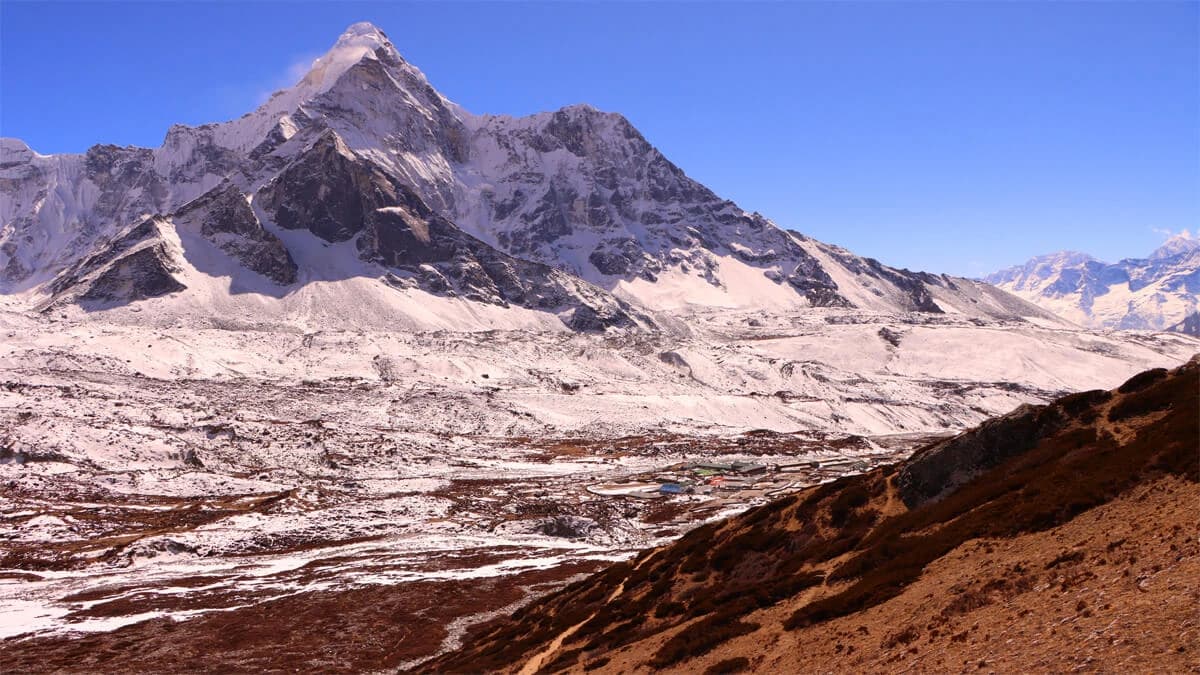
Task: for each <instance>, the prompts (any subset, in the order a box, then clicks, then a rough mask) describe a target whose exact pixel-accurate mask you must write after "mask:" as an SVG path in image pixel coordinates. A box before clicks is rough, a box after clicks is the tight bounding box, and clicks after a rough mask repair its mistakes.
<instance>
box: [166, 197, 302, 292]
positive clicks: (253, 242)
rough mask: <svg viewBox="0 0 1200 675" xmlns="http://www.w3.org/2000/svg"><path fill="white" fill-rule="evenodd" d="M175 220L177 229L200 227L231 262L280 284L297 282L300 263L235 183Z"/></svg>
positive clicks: (188, 207)
mask: <svg viewBox="0 0 1200 675" xmlns="http://www.w3.org/2000/svg"><path fill="white" fill-rule="evenodd" d="M171 219H172V221H173V222H174V223H175V224H176V226H177V227H188V226H191V227H198V228H199V231H200V234H201V235H203V236H204V238H205V239H208V240H209V241H210V242H212V243H213V244H214V245H216V246H217V247H218V248H220V249H221V250H222V251H224V252H225V253H227V254H228V255H229V256H230V257H231V258H233V259H235V260H237V261H238V262H240V263H241V264H242V265H243V266H244V267H246V268H247V269H250V270H253V271H255V272H258V273H259V274H261V275H263V276H264V277H267V278H268V279H270V280H272V281H274V282H275V283H277V284H280V285H285V286H286V285H288V284H291V283H294V282H295V281H296V263H295V262H294V261H293V260H292V256H291V255H290V254H289V253H288V250H287V248H286V247H285V246H284V244H283V242H282V241H280V240H279V237H276V236H275V235H274V234H272V233H270V232H268V231H267V230H266V228H264V227H263V226H262V223H260V222H258V217H257V216H255V215H254V210H253V209H251V208H250V204H249V203H248V202H247V201H246V195H244V194H242V191H241V190H239V189H238V188H237V187H236V186H234V185H233V184H231V183H225V184H223V185H221V186H219V187H216V188H214V189H213V190H211V191H209V192H206V193H205V194H204V195H202V196H200V197H198V198H197V199H195V200H193V201H191V202H189V203H187V204H186V205H184V207H183V208H182V209H180V210H179V211H177V212H176V213H174V214H173V215H172V216H171Z"/></svg>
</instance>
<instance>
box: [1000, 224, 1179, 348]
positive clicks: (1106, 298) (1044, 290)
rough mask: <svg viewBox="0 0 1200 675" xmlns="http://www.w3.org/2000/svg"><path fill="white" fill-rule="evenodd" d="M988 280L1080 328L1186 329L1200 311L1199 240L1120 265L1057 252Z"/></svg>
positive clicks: (1175, 240) (1163, 248) (1175, 243)
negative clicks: (1074, 323) (1080, 326)
mask: <svg viewBox="0 0 1200 675" xmlns="http://www.w3.org/2000/svg"><path fill="white" fill-rule="evenodd" d="M984 280H985V281H987V282H988V283H991V284H995V285H996V286H998V287H1000V288H1002V289H1004V290H1006V291H1008V292H1009V293H1012V294H1014V295H1017V296H1020V297H1022V298H1024V299H1026V300H1028V301H1030V302H1032V303H1035V304H1037V305H1039V306H1041V307H1043V308H1045V309H1048V310H1050V311H1051V312H1054V313H1055V314H1058V315H1059V316H1062V317H1064V318H1067V319H1070V320H1071V321H1074V322H1076V323H1078V324H1080V325H1084V326H1091V327H1096V328H1119V329H1144V330H1146V329H1148V330H1167V329H1172V328H1173V327H1176V326H1178V328H1175V329H1176V330H1184V329H1186V327H1187V326H1188V325H1190V324H1187V323H1186V319H1187V317H1189V316H1191V315H1194V314H1195V313H1196V312H1197V310H1200V238H1198V237H1194V236H1192V235H1190V234H1189V233H1187V232H1184V233H1182V234H1179V235H1176V236H1175V237H1172V238H1171V239H1170V240H1169V241H1167V242H1166V243H1165V244H1163V245H1162V246H1161V247H1159V248H1158V249H1157V250H1155V251H1154V252H1153V253H1151V254H1150V256H1149V257H1148V258H1126V259H1125V260H1122V261H1120V262H1118V263H1106V262H1102V261H1099V260H1096V259H1095V258H1092V257H1091V256H1088V255H1086V254H1083V253H1073V252H1062V253H1054V254H1050V255H1044V256H1039V257H1036V258H1033V259H1032V260H1030V261H1029V262H1027V263H1025V264H1024V265H1019V266H1017V267H1010V268H1008V269H1006V270H1003V271H1000V272H996V273H995V274H992V275H990V276H988V277H986V278H985V279H984Z"/></svg>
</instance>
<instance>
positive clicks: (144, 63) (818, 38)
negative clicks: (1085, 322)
mask: <svg viewBox="0 0 1200 675" xmlns="http://www.w3.org/2000/svg"><path fill="white" fill-rule="evenodd" d="M359 20H368V21H371V22H373V23H375V24H376V25H378V26H379V27H380V28H382V29H383V30H384V31H385V32H387V33H388V35H389V36H390V37H391V38H392V41H393V42H394V43H395V44H396V46H397V47H398V49H399V50H400V52H401V53H402V54H404V56H405V57H406V58H407V59H408V60H409V61H411V62H413V63H415V64H417V65H418V66H419V67H420V68H421V69H422V70H424V71H425V73H426V75H427V76H428V77H429V79H430V81H431V82H432V83H433V85H434V86H435V87H437V88H438V89H439V90H440V91H442V92H443V93H444V94H445V95H446V96H448V97H449V98H451V99H453V100H455V101H457V102H459V103H461V104H463V105H464V106H465V107H466V108H467V109H469V110H472V111H474V112H495V113H510V114H524V113H531V112H536V111H539V110H550V109H554V108H558V107H561V106H563V105H567V104H570V103H577V102H587V103H591V104H593V105H595V106H596V107H598V108H601V109H604V110H614V111H619V112H621V113H623V114H625V115H626V116H627V117H628V118H629V119H630V120H631V121H632V122H633V123H634V124H635V125H636V126H637V127H638V128H639V129H641V130H642V132H643V133H644V134H645V136H646V137H647V138H648V139H649V140H650V141H651V142H652V143H654V144H655V145H656V146H658V147H659V148H660V149H661V150H662V151H663V152H664V154H666V156H667V157H668V158H670V159H671V160H672V161H674V162H675V163H676V164H678V165H679V166H681V167H682V168H683V169H684V170H685V171H686V172H687V173H688V174H689V175H691V176H693V177H694V178H696V179H698V180H700V181H701V182H703V183H705V184H707V185H708V186H709V187H711V188H712V189H713V190H714V191H716V192H717V193H718V194H720V195H721V196H723V197H728V198H730V199H733V200H734V201H736V202H738V203H739V204H740V205H741V206H742V207H743V208H746V209H748V210H753V211H759V212H761V213H763V214H764V215H766V216H768V217H770V218H772V219H773V220H775V221H776V222H777V223H779V224H780V225H783V226H785V227H789V228H793V229H797V230H800V231H802V232H804V233H806V234H809V235H812V236H815V237H817V238H819V239H823V240H825V241H830V242H833V243H836V244H840V245H843V246H846V247H847V248H850V249H851V250H853V251H855V252H857V253H861V254H864V255H870V256H873V257H876V258H879V259H881V260H883V261H884V262H887V263H889V264H893V265H897V266H904V267H909V268H913V269H924V270H930V271H936V272H949V273H953V274H964V275H978V274H982V273H985V272H988V271H991V270H993V269H995V268H999V267H1002V266H1006V265H1010V264H1014V263H1017V262H1020V261H1023V260H1024V259H1026V258H1028V257H1029V256H1031V255H1034V254H1038V253H1045V252H1049V251H1054V250H1059V249H1076V250H1082V251H1086V252H1088V253H1091V254H1093V255H1096V256H1098V257H1101V258H1105V259H1110V260H1115V259H1118V258H1121V257H1125V256H1140V255H1145V254H1146V253H1148V252H1149V251H1150V250H1151V249H1152V248H1154V247H1155V246H1157V245H1158V244H1159V243H1160V242H1161V241H1162V239H1163V234H1162V232H1165V231H1178V230H1181V229H1184V228H1189V229H1193V230H1194V229H1195V228H1196V227H1197V225H1200V3H1197V2H1189V3H1163V2H1140V3H1134V2H1107V3H1101V2H1070V3H1068V2H1058V3H1049V2H1024V3H998V4H988V3H983V2H956V3H946V4H940V3H928V2H922V3H915V2H914V3H901V2H886V3H885V2H857V3H841V4H819V3H771V4H750V3H729V4H721V3H689V2H670V3H668V2H661V3H652V4H635V3H605V4H600V3H595V4H585V3H554V4H532V3H531V4H524V3H511V2H493V3H485V4H467V3H416V4H405V3H364V4H355V3H332V2H302V3H285V2H262V3H248V2H204V3H186V2H157V3H140V4H128V3H101V2H89V3H83V4H72V3H64V2H21V1H16V0H4V2H0V135H4V136H15V137H18V138H21V139H23V140H25V141H26V142H28V143H29V144H30V145H31V146H32V147H33V148H34V149H36V150H38V151H40V152H80V151H83V150H84V149H86V148H87V147H88V146H89V145H91V144H93V143H98V142H104V143H117V144H135V145H145V146H156V145H158V144H160V143H161V142H162V138H163V135H164V134H165V132H166V130H167V127H169V126H170V125H171V124H172V123H175V122H183V123H189V124H200V123H204V122H211V121H220V120H225V119H230V118H233V117H237V116H239V115H241V114H242V113H244V112H246V111H248V110H250V109H252V108H253V107H254V106H255V105H257V104H258V103H259V102H261V101H262V100H263V99H264V98H265V96H266V95H267V94H269V93H270V92H271V91H272V90H274V89H277V88H280V87H283V86H286V85H288V84H290V82H291V81H292V80H294V79H296V78H297V77H298V76H299V74H300V73H301V72H302V69H303V67H304V65H305V64H307V63H308V62H310V61H311V59H313V58H314V57H316V56H318V55H320V54H321V53H322V52H323V51H325V50H326V49H328V48H329V46H330V45H331V44H332V43H333V41H334V40H335V39H336V38H337V36H338V34H339V33H340V32H341V31H342V30H343V29H344V28H345V27H346V26H347V25H349V24H351V23H353V22H355V21H359Z"/></svg>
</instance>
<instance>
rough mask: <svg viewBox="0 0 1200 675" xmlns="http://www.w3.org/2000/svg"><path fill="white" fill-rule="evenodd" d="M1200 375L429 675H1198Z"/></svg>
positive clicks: (1052, 416) (765, 532) (881, 489)
mask: <svg viewBox="0 0 1200 675" xmlns="http://www.w3.org/2000/svg"><path fill="white" fill-rule="evenodd" d="M1197 504H1200V359H1193V360H1192V361H1191V362H1190V363H1188V364H1187V365H1185V366H1183V367H1180V368H1178V369H1175V370H1172V371H1166V370H1161V369H1159V370H1153V371H1147V372H1145V373H1143V374H1141V375H1138V376H1136V377H1134V378H1132V379H1131V380H1129V381H1128V382H1126V383H1125V384H1124V385H1122V386H1121V387H1120V388H1118V389H1117V390H1115V391H1112V392H1105V391H1091V392H1085V393H1081V394H1075V395H1072V396H1067V397H1064V398H1062V399H1059V400H1057V401H1056V402H1054V403H1052V404H1050V405H1048V406H1037V407H1034V406H1024V407H1022V408H1020V409H1018V410H1016V411H1014V412H1013V413H1011V414H1009V415H1007V416H1005V417H1002V418H998V419H995V420H992V421H989V422H987V423H985V424H983V425H981V426H979V427H977V428H975V429H973V430H971V431H968V432H966V433H964V434H961V435H959V436H957V437H954V438H952V439H948V440H945V441H941V442H938V443H934V444H932V445H929V446H927V447H925V448H923V449H922V450H920V451H918V452H917V453H916V454H915V455H914V456H913V457H912V458H911V459H910V460H908V461H907V462H905V463H903V464H901V465H898V466H894V467H886V468H883V469H878V470H875V471H872V472H869V473H866V474H862V475H859V476H852V477H847V478H843V479H840V480H837V481H835V482H832V483H828V484H825V485H822V486H820V487H817V488H812V489H809V490H806V491H803V492H800V493H797V494H795V495H792V496H789V497H786V498H783V499H780V500H778V501H776V502H773V503H770V504H768V505H766V506H763V507H759V508H756V509H753V510H751V511H748V512H746V513H745V514H742V515H740V516H737V517H735V518H733V519H730V520H728V521H725V522H722V523H714V524H710V525H706V526H704V527H701V528H699V529H697V530H694V531H692V532H691V533H689V534H688V535H686V536H684V537H683V538H682V539H681V540H679V541H678V542H676V543H674V544H671V545H669V546H666V547H663V548H659V549H654V550H650V551H646V552H645V553H643V554H641V555H640V556H638V557H637V558H636V559H635V560H632V561H630V562H627V563H620V564H616V565H614V566H612V567H610V568H608V569H607V570H605V571H603V572H601V573H598V574H596V575H594V576H592V577H590V578H588V579H586V580H584V581H581V582H577V583H575V584H573V585H571V586H569V587H567V588H565V589H563V590H562V591H560V592H558V593H555V594H553V595H551V596H549V597H546V598H544V599H542V600H540V601H537V602H535V603H533V604H530V605H527V606H526V607H524V608H523V609H521V610H519V611H517V612H516V613H514V614H513V615H512V616H511V617H505V618H501V619H496V620H493V621H492V622H490V623H487V624H484V625H482V626H479V627H477V628H475V629H474V630H473V631H472V632H471V633H470V634H469V635H468V636H467V638H466V639H465V640H464V641H463V645H464V646H463V647H462V649H460V650H459V651H457V652H454V653H451V654H447V655H444V656H441V657H439V658H437V659H436V660H433V661H429V662H426V663H424V664H422V665H420V666H418V667H417V670H420V671H424V672H479V671H507V672H521V673H534V672H559V671H572V672H578V671H595V672H645V671H653V670H675V671H687V672H711V673H725V672H743V671H747V672H749V671H755V672H808V671H818V672H829V671H889V672H891V671H947V670H952V671H962V672H1020V671H1041V672H1066V671H1075V670H1086V671H1105V672H1181V671H1196V670H1200V640H1198V639H1197V638H1198V636H1200V613H1198V611H1197V608H1198V607H1200V546H1198V543H1197V538H1196V513H1197V511H1196V505H1197Z"/></svg>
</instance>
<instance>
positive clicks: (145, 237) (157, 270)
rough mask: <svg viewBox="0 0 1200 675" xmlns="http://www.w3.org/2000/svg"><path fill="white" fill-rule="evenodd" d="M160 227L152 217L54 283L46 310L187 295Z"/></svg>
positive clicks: (157, 221)
mask: <svg viewBox="0 0 1200 675" xmlns="http://www.w3.org/2000/svg"><path fill="white" fill-rule="evenodd" d="M159 227H160V224H159V220H158V219H157V218H148V219H146V220H144V221H142V222H141V223H140V224H138V225H136V226H134V227H132V228H130V229H129V230H128V231H126V232H125V233H123V234H122V235H121V236H119V237H117V238H116V239H115V240H114V241H112V242H109V243H107V244H105V245H104V246H102V247H100V249H99V250H97V251H96V252H95V253H93V254H92V255H90V256H88V257H86V258H84V259H82V260H80V261H79V262H78V263H77V264H75V265H73V266H71V267H70V268H68V269H67V270H64V271H63V272H62V273H61V274H59V275H58V276H57V277H56V278H55V279H54V280H53V281H52V282H51V283H50V286H49V288H50V289H51V291H52V299H51V301H50V302H49V303H47V304H46V305H45V306H44V307H43V309H45V308H46V307H49V306H54V305H57V304H61V303H62V302H78V303H81V304H85V305H93V304H100V303H103V304H125V303H129V302H134V301H137V300H145V299H147V298H156V297H159V296H163V295H169V294H171V293H176V292H178V291H182V290H184V288H186V287H185V286H184V285H183V284H182V283H180V282H179V280H178V279H176V278H175V276H174V274H175V273H177V272H179V269H180V268H179V265H178V264H177V263H176V262H175V261H174V260H173V259H172V256H171V252H170V250H169V248H168V247H167V244H166V242H165V240H164V239H163V236H162V231H161V230H160V229H159Z"/></svg>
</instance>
